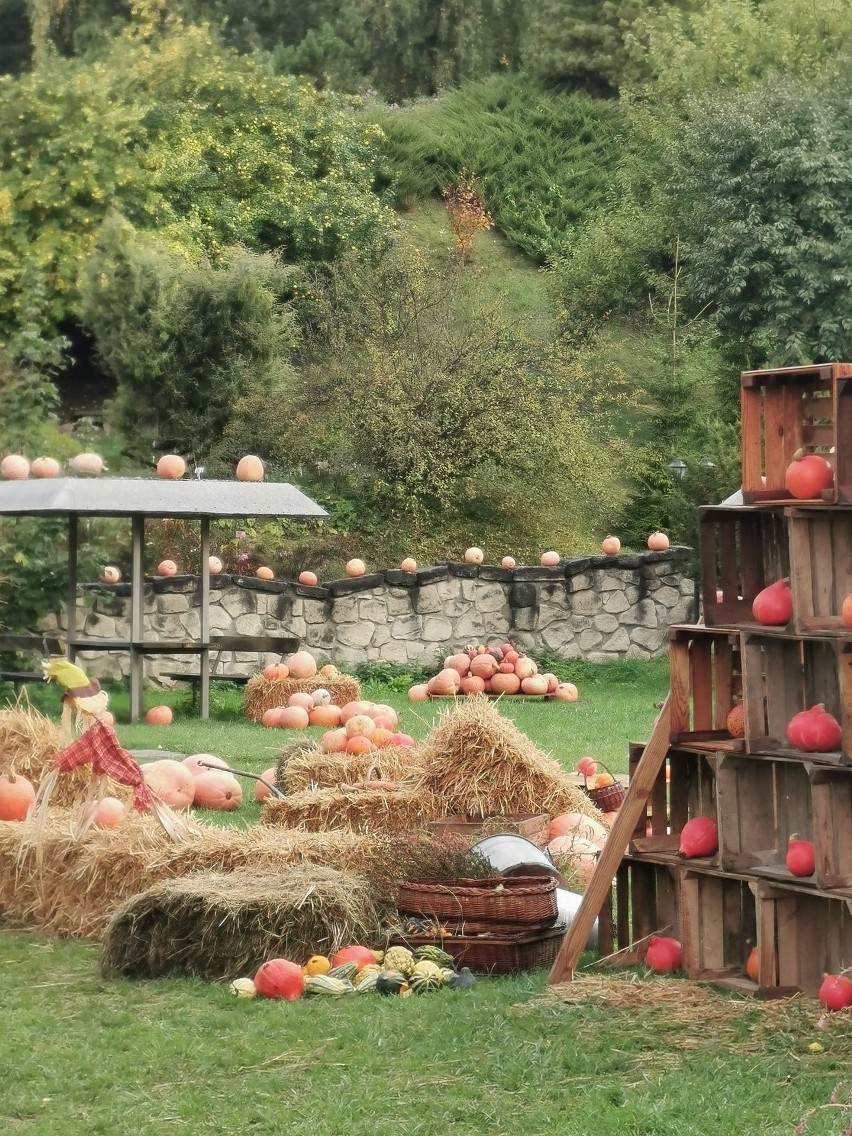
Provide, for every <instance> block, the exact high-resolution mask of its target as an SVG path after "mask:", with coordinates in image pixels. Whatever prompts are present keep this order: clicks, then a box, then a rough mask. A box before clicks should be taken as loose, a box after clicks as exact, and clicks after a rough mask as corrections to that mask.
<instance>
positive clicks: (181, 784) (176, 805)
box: [142, 757, 196, 809]
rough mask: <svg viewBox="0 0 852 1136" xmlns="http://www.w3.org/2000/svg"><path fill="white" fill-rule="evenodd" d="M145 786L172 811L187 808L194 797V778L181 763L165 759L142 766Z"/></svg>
mask: <svg viewBox="0 0 852 1136" xmlns="http://www.w3.org/2000/svg"><path fill="white" fill-rule="evenodd" d="M142 776H143V777H144V779H145V784H146V785H147V786H148V788H149V789H151V790H152V792H154V793H156V794H157V796H158V797H159V798H160V800H161V801H162V802H163V803H164V804H166V805H169V806H170V807H171V808H173V809H185V808H188V807H189V806H190V805H191V804H192V802H193V799H194V797H195V780H196V779H195V778H194V777H193V776H192V774H191V773H190V772H189V770H188V769H187V768H186V766H185V765H184V764H183V762H181V761H173V760H172V759H171V758H168V757H165V758H162V759H161V760H160V761H151V762H149V763H148V764H147V765H143V766H142Z"/></svg>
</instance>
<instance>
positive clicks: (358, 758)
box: [279, 746, 422, 793]
mask: <svg viewBox="0 0 852 1136" xmlns="http://www.w3.org/2000/svg"><path fill="white" fill-rule="evenodd" d="M371 771H372V773H371ZM421 773H422V767H421V765H420V761H419V758H418V755H417V751H416V750H413V749H411V748H410V747H407V746H386V747H385V748H384V749H380V750H376V751H375V752H374V753H364V754H360V753H357V754H356V753H324V752H323V750H321V749H319V748H318V747H316V746H314V747H313V748H312V749H310V750H307V751H303V752H302V753H301V754H298V755H294V756H293V757H291V758H290V760H289V761H287V762H286V763H285V764H284V768H283V769H282V771H281V778H280V779H279V784H282V785H283V787H284V788H285V789H286V791H287V792H288V793H298V792H300V791H301V790H302V789H309V788H310V787H311V786H318V787H319V788H321V789H333V788H336V787H337V786H338V785H352V784H354V783H355V782H356V781H363V780H365V779H366V778H367V776H368V774H369V775H371V776H373V777H375V778H377V779H378V780H380V781H405V780H407V779H409V778H411V777H415V776H419V775H420V774H421Z"/></svg>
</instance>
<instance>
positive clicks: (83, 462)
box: [71, 453, 106, 477]
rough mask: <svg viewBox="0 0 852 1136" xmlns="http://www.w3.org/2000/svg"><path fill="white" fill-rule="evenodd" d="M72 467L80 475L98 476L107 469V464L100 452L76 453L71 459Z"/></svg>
mask: <svg viewBox="0 0 852 1136" xmlns="http://www.w3.org/2000/svg"><path fill="white" fill-rule="evenodd" d="M71 468H72V469H73V470H74V472H75V473H76V474H77V476H78V477H97V475H98V474H99V473H103V471H104V470H105V469H106V464H105V463H104V459H103V458H102V457H101V455H100V454H93V453H85V454H75V456H74V457H73V458H72V459H71Z"/></svg>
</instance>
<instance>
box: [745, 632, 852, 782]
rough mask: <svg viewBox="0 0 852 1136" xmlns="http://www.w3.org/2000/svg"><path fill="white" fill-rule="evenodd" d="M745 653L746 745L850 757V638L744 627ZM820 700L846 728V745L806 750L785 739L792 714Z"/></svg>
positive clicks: (825, 759) (837, 760)
mask: <svg viewBox="0 0 852 1136" xmlns="http://www.w3.org/2000/svg"><path fill="white" fill-rule="evenodd" d="M742 657H743V691H744V697H743V704H744V706H745V723H746V748H747V750H748V751H749V752H750V753H756V754H761V753H765V754H778V755H780V756H786V757H795V758H798V759H800V760H805V759H807V760H809V761H814V762H816V763H818V764H831V765H840V764H844V763H846V761H847V757H848V755H849V754H852V643H848V642H845V641H843V640H839V639H825V638H799V637H796V636H791V635H787V634H783V633H780V634H779V633H770V631H769V630H768V629H767V630H765V631H763V632H760V633H756V632H751V631H746V632H744V633H743V656H742ZM818 703H823V704H824V705H825V708H826V710H828V711H829V713H831V714H833V715H834V716H835V718H837V720H838V721H839V722H840V723H841V726H842V728H843V743H842V747H841V749H839V750H837V751H835V752H833V753H803V752H801V751H799V750H796V749H794V748H793V747H792V746H791V745H790V743H789V741H788V740H787V723H788V722H789V721H790V719H791V718H792V717H793V715H794V714H798V713H799V712H800V711H801V710H806V709H808V708H809V707H811V706H815V705H817V704H818Z"/></svg>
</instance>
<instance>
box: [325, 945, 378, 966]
mask: <svg viewBox="0 0 852 1136" xmlns="http://www.w3.org/2000/svg"><path fill="white" fill-rule="evenodd" d="M375 961H376V956H375V955H374V954H373V952H372V951H371V950H370V948H369V947H362V946H359V945H358V944H357V943H356V944H354V945H353V946H351V947H341V949H340V950H339V951H338V952H337V954H336V955H335V956H334V957H333V958H332V960H331V965H332V967H335V966H344V965H345V964H346V963H347V962H357V963H358V966H359V967H360V966H372V965H373V963H374V962H375Z"/></svg>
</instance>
